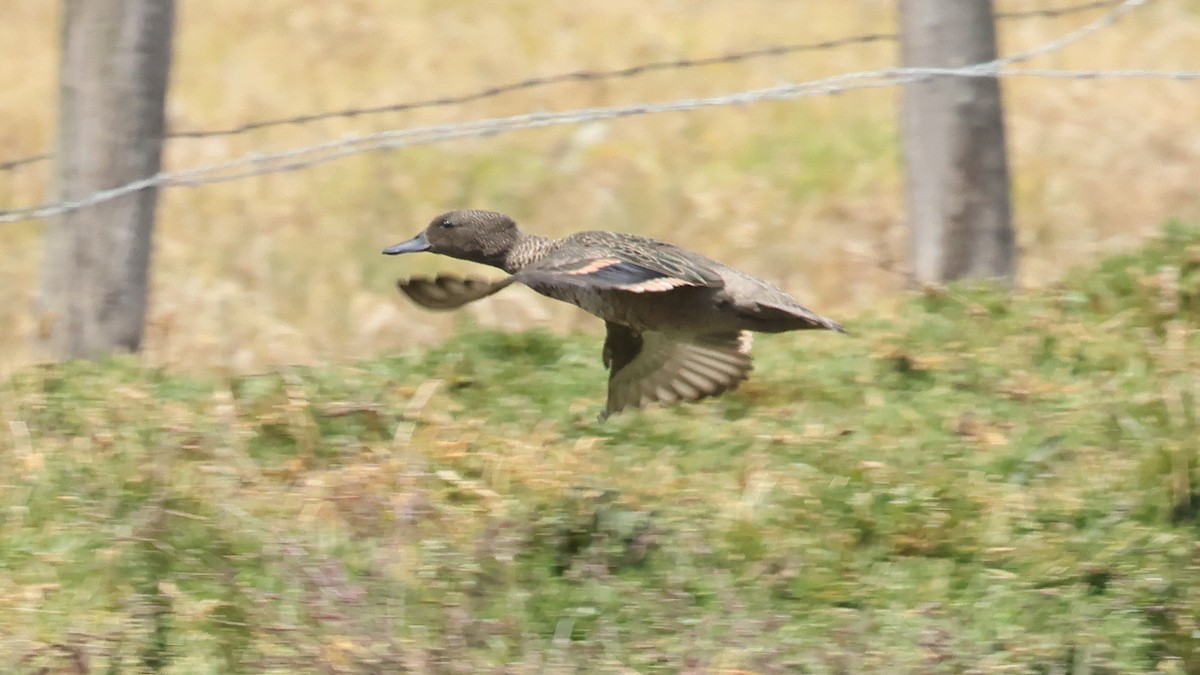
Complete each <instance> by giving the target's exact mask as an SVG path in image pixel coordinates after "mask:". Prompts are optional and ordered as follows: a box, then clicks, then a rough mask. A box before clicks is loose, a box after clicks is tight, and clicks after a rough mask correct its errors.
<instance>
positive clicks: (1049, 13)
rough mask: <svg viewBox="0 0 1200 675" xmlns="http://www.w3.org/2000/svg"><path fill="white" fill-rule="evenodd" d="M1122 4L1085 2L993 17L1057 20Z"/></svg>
mask: <svg viewBox="0 0 1200 675" xmlns="http://www.w3.org/2000/svg"><path fill="white" fill-rule="evenodd" d="M1120 2H1121V0H1095V2H1084V3H1081V4H1078V5H1067V6H1065V7H1058V8H1051V9H1024V10H1018V11H1013V12H996V13H995V14H994V15H993V16H995V17H996V18H997V19H1056V18H1058V17H1060V16H1067V15H1068V14H1078V13H1080V12H1088V11H1091V10H1093V9H1101V8H1103V7H1112V6H1113V5H1116V4H1118V3H1120Z"/></svg>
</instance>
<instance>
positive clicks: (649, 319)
mask: <svg viewBox="0 0 1200 675" xmlns="http://www.w3.org/2000/svg"><path fill="white" fill-rule="evenodd" d="M419 251H430V252H432V253H439V254H441V255H446V256H450V257H452V258H458V259H461V260H469V261H472V262H477V263H483V264H485V265H491V266H492V267H498V268H500V269H502V270H504V271H505V272H506V273H507V274H508V276H506V277H504V278H503V279H499V280H497V281H488V280H484V279H478V278H472V277H457V276H451V275H438V276H437V277H434V278H432V279H431V278H426V277H413V278H410V279H401V280H400V281H399V283H398V286H399V288H400V290H401V291H403V292H404V293H405V295H407V296H408V297H409V298H410V299H411V300H412V301H413V302H415V303H416V304H418V305H421V306H422V307H425V308H428V309H435V310H448V309H454V308H456V307H461V306H463V305H465V304H467V303H469V302H473V301H475V300H479V299H481V298H485V297H487V296H489V295H492V294H494V293H497V292H499V291H501V290H503V289H504V288H506V287H508V286H509V285H511V284H513V283H516V282H520V283H522V284H525V285H526V286H528V287H530V288H532V289H533V290H535V291H537V292H538V293H541V294H542V295H545V296H548V297H551V298H554V299H556V300H562V301H564V302H569V303H571V304H573V305H576V306H578V307H580V308H581V309H583V310H585V311H587V312H589V313H591V314H593V315H595V316H597V317H599V318H601V319H603V320H604V324H605V327H606V328H607V336H606V337H605V340H604V352H603V358H604V365H605V366H606V367H607V368H608V371H609V376H608V401H607V403H606V405H605V410H604V412H603V413H602V414H601V418H604V417H607V416H609V415H612V414H615V413H617V412H620V411H621V410H624V409H625V408H640V407H643V406H646V405H648V404H651V403H662V404H669V403H674V402H676V401H697V400H700V399H702V398H706V397H709V396H717V395H719V394H722V393H724V392H725V391H728V390H730V389H733V388H735V387H737V385H738V384H740V383H741V382H742V381H744V380H745V379H746V378H747V377H749V375H750V370H751V367H752V364H751V359H750V331H758V332H762V333H782V332H786V331H793V330H813V329H826V330H834V331H838V332H840V333H844V332H846V331H845V330H844V329H843V328H842V327H841V325H839V324H838V323H837V322H835V321H833V320H831V319H827V318H825V317H823V316H821V315H819V314H816V313H815V312H813V311H811V310H809V309H808V308H807V307H805V306H804V305H801V304H800V302H799V301H798V300H796V299H795V298H793V297H792V296H791V295H788V294H787V293H786V292H784V291H783V290H781V289H780V288H778V287H776V286H774V285H772V284H770V283H768V282H766V281H763V280H761V279H757V278H755V277H752V276H750V275H749V274H746V273H745V272H741V271H739V270H736V269H734V268H732V267H729V266H727V265H723V264H721V263H719V262H717V261H715V260H710V259H709V258H706V257H704V256H702V255H699V254H697V253H692V252H691V251H688V250H685V249H683V248H680V247H678V246H675V245H674V244H669V243H667V242H663V241H658V240H656V239H650V238H648V237H640V236H637V235H632V234H624V233H620V232H597V231H591V232H577V233H575V234H572V235H568V236H566V237H563V238H562V239H548V238H546V237H539V236H537V235H533V234H526V233H524V232H522V231H521V230H520V229H518V228H517V224H516V223H515V222H514V221H513V219H512V218H510V217H508V216H506V215H504V214H502V213H496V212H494V211H478V210H473V209H467V210H462V211H450V212H448V213H443V214H442V215H440V216H438V217H436V218H434V219H433V221H432V222H430V223H429V226H428V227H426V228H425V229H424V230H423V231H422V232H421V233H420V234H418V235H417V236H415V237H413V238H412V239H409V240H408V241H405V242H402V243H399V244H396V245H395V246H389V247H388V248H386V249H384V250H383V252H384V254H386V255H399V254H401V253H416V252H419Z"/></svg>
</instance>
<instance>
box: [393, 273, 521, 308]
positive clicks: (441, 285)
mask: <svg viewBox="0 0 1200 675" xmlns="http://www.w3.org/2000/svg"><path fill="white" fill-rule="evenodd" d="M514 281H516V279H515V278H513V277H505V278H503V279H500V280H499V281H488V280H487V279H479V278H475V277H456V276H454V275H451V274H439V275H437V276H436V277H434V278H432V279H430V278H428V277H412V278H411V279H401V280H399V281H397V282H396V287H397V288H399V289H400V290H401V291H402V292H403V293H404V294H405V295H407V296H408V297H409V299H410V300H412V301H413V302H415V303H417V304H418V305H420V306H422V307H424V308H426V309H434V310H447V309H455V308H458V307H462V306H463V305H465V304H467V303H469V302H474V301H476V300H479V299H482V298H486V297H487V296H489V295H492V294H493V293H498V292H500V291H501V290H504V289H505V288H507V287H508V286H509V285H511V284H512V283H513V282H514Z"/></svg>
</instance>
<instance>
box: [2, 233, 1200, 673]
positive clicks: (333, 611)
mask: <svg viewBox="0 0 1200 675" xmlns="http://www.w3.org/2000/svg"><path fill="white" fill-rule="evenodd" d="M851 328H852V330H853V331H854V332H855V335H854V336H852V337H848V338H847V337H843V336H838V335H832V334H828V335H826V334H821V335H816V334H793V335H785V336H764V337H762V338H760V339H759V340H758V343H757V345H756V351H757V354H758V361H757V364H758V368H757V371H756V373H755V376H754V378H753V379H752V380H751V381H750V382H749V383H747V384H746V385H745V386H744V387H743V388H742V389H741V390H740V391H738V392H735V393H733V394H731V395H728V396H726V397H724V398H722V399H719V400H716V401H713V402H708V403H704V404H700V405H693V406H683V407H675V408H670V409H665V410H661V409H654V410H648V411H645V412H641V413H634V414H624V415H621V416H618V417H615V418H613V419H611V420H609V421H608V422H606V423H603V424H601V423H598V422H597V421H596V413H597V412H598V411H599V408H600V406H601V403H602V399H603V388H604V384H603V383H604V373H603V370H602V368H601V365H600V363H599V344H598V340H596V339H595V338H594V337H589V336H577V337H570V338H565V339H564V338H560V337H556V336H553V335H551V334H549V333H546V332H541V331H531V332H523V333H515V334H499V333H494V332H470V333H466V334H463V335H461V336H459V337H457V338H455V339H453V340H450V341H449V342H447V343H445V344H443V345H442V346H440V347H438V348H436V349H433V350H430V351H427V352H422V353H414V354H407V355H403V356H398V357H394V358H385V359H378V360H372V361H367V362H363V363H359V364H357V365H353V366H337V367H327V368H317V369H307V368H306V369H294V370H287V371H281V372H272V373H267V374H263V375H259V376H253V377H238V378H234V379H230V378H222V377H216V376H213V377H189V376H183V375H177V374H172V373H168V372H164V371H161V370H157V369H150V368H146V367H144V366H142V365H140V364H139V363H138V362H137V361H136V360H133V359H128V358H125V359H114V360H111V361H107V362H104V363H99V364H94V363H70V364H64V365H61V366H54V367H45V368H39V369H30V370H26V371H23V372H21V373H19V374H17V375H16V376H15V377H13V378H12V379H11V380H10V381H8V382H7V383H6V384H4V385H3V388H2V389H0V414H2V415H3V418H4V421H5V423H6V424H5V425H4V428H3V430H2V431H0V485H2V490H0V606H2V607H4V608H5V610H4V611H2V612H0V669H2V670H4V671H5V672H29V673H32V672H97V673H99V672H132V671H136V670H139V669H149V670H162V671H165V672H174V673H194V672H201V673H203V672H211V673H226V672H281V673H282V672H399V671H400V670H402V669H405V668H407V669H410V670H412V671H415V672H464V673H469V672H488V671H489V669H492V668H497V667H500V666H502V665H508V666H510V670H508V671H503V672H530V673H532V672H546V671H551V672H573V671H579V672H616V671H620V670H621V669H622V668H624V669H626V670H625V671H624V672H681V671H685V670H687V669H689V668H693V669H696V668H699V669H702V670H704V671H705V672H733V671H736V670H739V669H740V670H742V671H754V672H814V673H825V672H829V673H836V672H872V671H874V672H883V671H886V672H927V673H941V672H945V673H958V672H994V671H1005V672H1034V673H1066V672H1077V673H1083V672H1093V673H1104V672H1108V673H1117V672H1122V673H1124V672H1145V671H1153V670H1155V669H1156V668H1160V669H1164V670H1166V671H1172V670H1174V671H1175V672H1197V671H1200V640H1198V639H1197V638H1196V637H1195V635H1196V633H1195V631H1196V626H1197V624H1198V623H1200V569H1198V566H1200V555H1198V553H1197V552H1198V551H1200V537H1198V534H1200V529H1198V528H1200V521H1198V519H1200V466H1198V465H1197V464H1198V460H1200V456H1198V454H1197V452H1198V450H1200V448H1198V444H1200V441H1198V440H1197V439H1198V438H1200V419H1198V418H1200V403H1198V401H1200V378H1198V375H1197V373H1200V332H1198V328H1200V231H1197V230H1196V229H1188V228H1184V227H1181V226H1172V227H1169V228H1167V229H1166V230H1165V231H1164V233H1163V234H1162V235H1161V236H1160V237H1159V238H1157V239H1156V240H1154V241H1153V242H1151V243H1150V244H1149V245H1148V246H1147V247H1146V248H1144V249H1142V250H1139V251H1138V252H1135V253H1132V254H1129V255H1124V256H1120V257H1116V258H1112V259H1109V260H1106V261H1105V262H1103V264H1101V265H1100V266H1099V267H1098V268H1095V269H1086V270H1080V271H1077V272H1075V273H1073V274H1070V275H1068V277H1067V280H1066V281H1065V282H1063V284H1062V285H1061V286H1060V287H1058V288H1055V289H1051V290H1046V291H1039V292H1037V293H1029V294H1018V295H1016V296H1010V295H1009V294H1006V293H1004V292H1001V291H999V290H997V289H994V288H989V287H987V286H978V287H968V286H954V287H951V288H949V289H937V290H930V291H928V292H926V293H923V294H920V295H917V296H915V297H913V298H912V300H911V301H910V302H908V303H907V304H906V305H904V306H903V307H901V311H899V312H896V313H895V317H894V318H891V319H885V318H869V317H868V318H863V319H860V320H858V321H854V322H851ZM77 662H78V663H85V664H86V665H85V666H84V667H83V668H84V669H83V670H80V669H78V668H77V669H75V670H71V668H74V667H75V666H74V665H73V664H74V663H77ZM40 668H49V669H51V670H49V671H40V670H39V669H40ZM53 669H57V670H53ZM497 672H501V671H497Z"/></svg>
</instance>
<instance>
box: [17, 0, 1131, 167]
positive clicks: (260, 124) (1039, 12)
mask: <svg viewBox="0 0 1200 675" xmlns="http://www.w3.org/2000/svg"><path fill="white" fill-rule="evenodd" d="M1120 2H1121V0H1094V1H1092V2H1085V3H1081V4H1076V5H1068V6H1065V7H1059V8H1053V9H1033V10H1022V11H1014V12H1000V13H997V14H996V18H997V19H1002V20H1013V19H1030V18H1057V17H1062V16H1067V15H1070V14H1077V13H1081V12H1086V11H1091V10H1095V9H1100V8H1103V7H1112V6H1114V5H1117V4H1119V3H1120ZM897 39H899V36H898V35H897V34H895V33H868V34H864V35H855V36H850V37H844V38H838V39H834V40H824V41H820V42H807V43H797V44H784V45H774V46H771V47H761V48H756V49H747V50H741V51H733V52H726V53H724V54H719V55H716V56H706V57H698V58H691V59H687V58H685V59H672V60H667V61H653V62H649V63H642V64H638V65H634V66H628V67H625V68H617V69H611V70H574V71H569V72H565V73H557V74H554V75H545V76H541V77H531V78H528V79H524V80H518V81H516V82H510V83H507V84H501V85H496V86H492V87H486V88H484V89H480V90H477V91H474V92H469V93H465V94H457V95H450V96H442V97H438V98H431V99H424V100H418V101H404V102H398V103H388V104H383V105H377V106H365V107H358V108H344V109H340V110H332V111H325V112H319V113H306V114H302V115H295V116H291V117H281V118H276V119H269V120H260V121H257V122H247V123H245V124H239V125H236V126H231V127H224V128H217V129H197V130H184V131H176V132H170V133H168V134H166V136H165V138H167V139H204V138H221V137H228V136H237V135H241V134H246V133H249V132H252V131H258V130H262V129H269V128H273V127H279V126H292V125H300V124H310V123H315V122H322V121H327V120H331V119H339V118H340V119H352V118H355V117H363V116H367V115H380V114H387V113H398V112H407V111H413V110H422V109H427V108H437V107H448V106H454V105H462V104H465V103H472V102H475V101H481V100H484V99H489V98H495V97H498V96H501V95H504V94H508V93H512V92H517V91H526V90H531V89H538V88H542V87H547V86H551V85H555V84H562V83H566V82H598V81H604V80H615V79H628V78H633V77H638V76H640V75H645V74H648V73H653V72H659V71H669V70H686V69H691V68H702V67H707V66H715V65H730V64H734V63H741V62H744V61H751V60H755V59H760V58H773V57H781V56H788V55H792V54H799V53H804V52H810V51H826V50H830V49H838V48H841V47H847V46H853V45H865V44H872V43H876V42H895V41H896V40H897ZM53 157H54V155H53V153H42V154H39V155H34V156H31V157H24V158H20V159H14V160H9V161H5V162H0V173H2V172H6V171H13V170H15V169H18V168H20V167H23V166H27V165H31V164H37V163H40V162H44V161H48V160H50V159H52V158H53Z"/></svg>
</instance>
